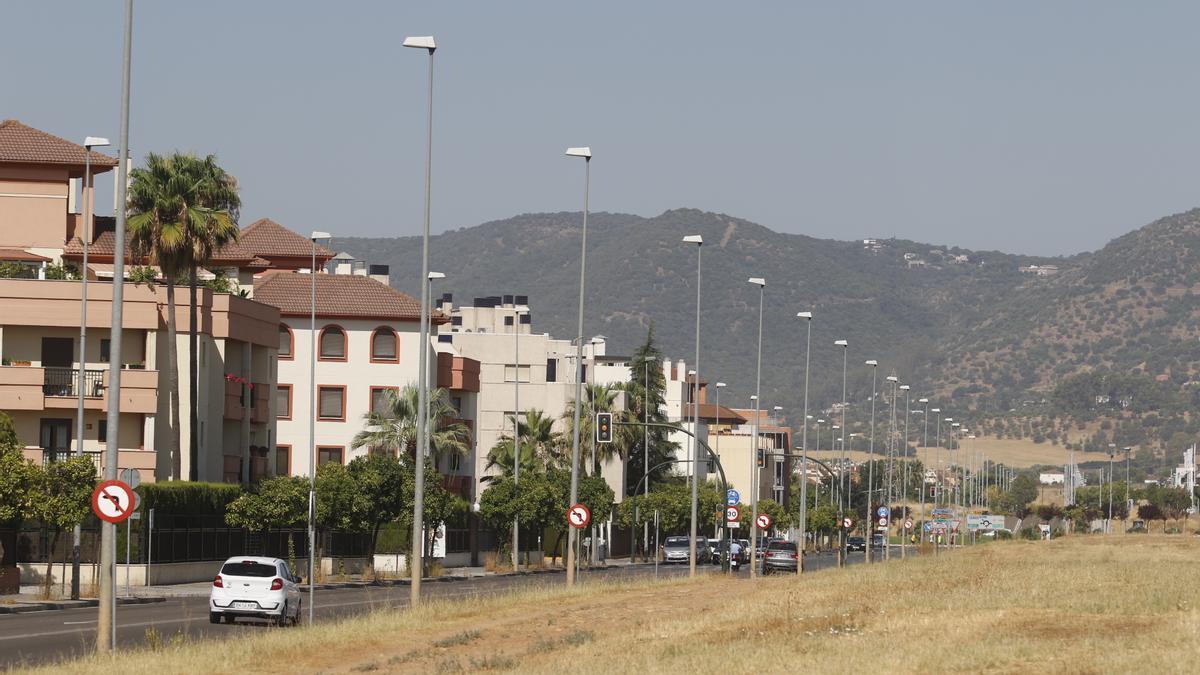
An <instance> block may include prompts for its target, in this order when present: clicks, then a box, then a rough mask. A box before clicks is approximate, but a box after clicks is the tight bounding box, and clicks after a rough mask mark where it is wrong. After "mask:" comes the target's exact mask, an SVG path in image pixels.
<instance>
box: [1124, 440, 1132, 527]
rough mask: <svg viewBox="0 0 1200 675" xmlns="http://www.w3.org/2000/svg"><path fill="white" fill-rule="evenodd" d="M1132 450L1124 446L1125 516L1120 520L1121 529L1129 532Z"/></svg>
mask: <svg viewBox="0 0 1200 675" xmlns="http://www.w3.org/2000/svg"><path fill="white" fill-rule="evenodd" d="M1131 452H1133V448H1132V447H1129V446H1126V447H1125V518H1124V519H1122V521H1121V529H1122V530H1124V531H1125V532H1129V516H1130V515H1132V514H1131V513H1130V512H1131V511H1133V506H1132V505H1131V504H1130V503H1129V453H1131Z"/></svg>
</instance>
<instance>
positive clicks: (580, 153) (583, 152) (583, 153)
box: [567, 146, 592, 159]
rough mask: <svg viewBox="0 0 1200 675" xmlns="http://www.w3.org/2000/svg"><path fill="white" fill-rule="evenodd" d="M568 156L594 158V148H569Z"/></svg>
mask: <svg viewBox="0 0 1200 675" xmlns="http://www.w3.org/2000/svg"><path fill="white" fill-rule="evenodd" d="M567 156H568V157H582V158H584V159H591V158H592V149H591V148H590V147H588V146H584V147H582V148H567Z"/></svg>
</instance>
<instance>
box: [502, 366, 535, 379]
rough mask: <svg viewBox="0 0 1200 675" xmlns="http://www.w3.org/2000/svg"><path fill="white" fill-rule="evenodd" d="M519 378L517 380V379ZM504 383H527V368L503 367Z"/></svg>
mask: <svg viewBox="0 0 1200 675" xmlns="http://www.w3.org/2000/svg"><path fill="white" fill-rule="evenodd" d="M518 377H519V378H520V379H519V380H518V379H517V378H518ZM504 381H505V382H528V381H529V366H527V365H524V364H522V365H521V366H519V367H518V366H515V365H507V366H504Z"/></svg>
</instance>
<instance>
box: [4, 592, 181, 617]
mask: <svg viewBox="0 0 1200 675" xmlns="http://www.w3.org/2000/svg"><path fill="white" fill-rule="evenodd" d="M41 590H42V587H41V586H21V592H20V593H18V594H16V595H5V596H0V614H24V613H26V612H44V611H47V610H55V609H78V608H80V607H96V606H97V605H99V604H100V601H99V600H96V599H95V598H85V599H82V600H59V599H55V600H42V599H41V596H42V593H41ZM166 599H167V598H166V596H165V595H163V594H160V593H148V594H145V595H138V596H137V597H126V596H121V595H120V592H118V597H117V604H118V605H145V604H149V603H152V602H164V601H165V600H166Z"/></svg>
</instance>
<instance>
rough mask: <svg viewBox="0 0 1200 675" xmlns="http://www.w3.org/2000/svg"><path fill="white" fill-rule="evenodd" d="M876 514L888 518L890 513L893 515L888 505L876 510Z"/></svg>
mask: <svg viewBox="0 0 1200 675" xmlns="http://www.w3.org/2000/svg"><path fill="white" fill-rule="evenodd" d="M875 515H877V516H879V517H880V518H887V517H888V516H889V515H891V511H889V510H888V507H886V506H881V507H879V509H878V510H877V511H875Z"/></svg>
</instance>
